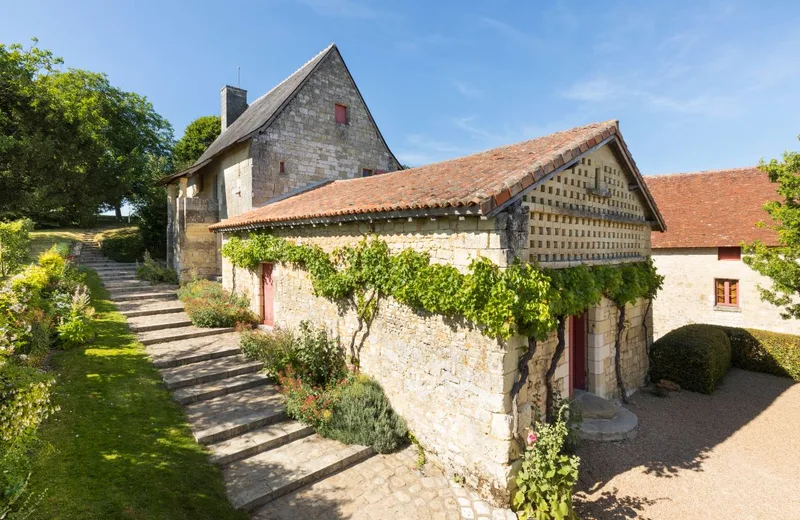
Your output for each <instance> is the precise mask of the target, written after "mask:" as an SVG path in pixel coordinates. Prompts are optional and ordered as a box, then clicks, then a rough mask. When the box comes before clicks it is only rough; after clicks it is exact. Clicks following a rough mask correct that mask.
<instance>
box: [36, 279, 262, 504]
mask: <svg viewBox="0 0 800 520" xmlns="http://www.w3.org/2000/svg"><path fill="white" fill-rule="evenodd" d="M88 276H89V277H88V283H89V286H90V288H91V290H92V296H93V299H94V305H95V307H96V308H97V311H98V320H97V324H98V333H99V336H98V339H97V340H96V341H95V342H94V344H92V345H89V346H87V347H86V348H81V349H75V350H71V351H67V352H59V353H57V354H55V355H54V356H53V358H52V360H51V369H52V371H53V372H54V373H55V374H57V377H58V381H57V384H56V394H55V404H57V405H58V406H60V407H61V411H60V412H58V413H56V414H55V415H54V416H53V417H51V418H50V419H49V420H48V421H47V422H46V423H45V424H44V425H43V426H42V427H41V429H40V430H39V437H40V438H41V439H42V440H43V441H45V442H46V443H49V445H50V446H49V448H48V449H45V450H42V452H41V453H39V454H38V455H37V456H36V458H35V459H34V461H33V475H32V478H31V483H32V488H33V489H32V490H33V492H34V493H36V492H41V491H45V490H46V494H45V496H44V498H43V500H42V501H41V502H40V503H39V505H38V506H37V507H36V511H35V513H34V514H33V516H32V518H35V519H42V520H44V519H47V520H55V519H76V520H77V519H80V520H100V519H103V520H107V519H126V518H130V519H148V520H151V519H170V520H178V519H187V520H189V519H191V520H195V519H214V520H224V519H240V520H244V519H246V518H247V516H246V515H245V514H244V513H242V512H239V511H236V510H234V509H233V507H232V506H231V505H230V503H229V502H228V499H227V497H226V496H225V489H224V484H223V481H222V476H221V474H220V472H219V470H218V469H217V468H216V467H215V466H213V465H212V464H210V463H209V462H208V459H207V456H206V453H205V451H204V449H203V448H202V447H201V446H200V445H198V444H197V443H196V442H195V441H194V438H193V437H192V434H191V432H190V431H189V427H188V426H187V424H186V422H185V419H184V416H183V413H182V411H181V409H180V407H179V406H178V404H177V403H175V402H174V401H172V399H171V398H170V396H169V393H168V392H167V390H166V389H165V388H164V387H163V385H162V383H161V379H160V377H159V374H158V372H157V371H156V369H155V368H153V366H152V365H151V364H150V361H149V360H148V359H147V358H146V356H145V353H144V348H143V347H142V345H141V344H140V343H138V342H137V341H136V339H135V336H134V335H133V334H132V333H131V332H130V331H129V330H128V328H127V326H126V324H125V318H124V317H123V316H122V315H121V314H119V313H118V312H116V311H115V310H114V307H113V305H112V304H111V302H109V301H108V299H107V298H108V293H107V292H106V291H105V289H103V287H102V285H101V283H100V279H99V278H98V277H97V275H96V273H94V272H93V271H92V272H89V275H88Z"/></svg>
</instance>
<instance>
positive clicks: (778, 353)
mask: <svg viewBox="0 0 800 520" xmlns="http://www.w3.org/2000/svg"><path fill="white" fill-rule="evenodd" d="M723 330H724V331H725V333H726V334H727V335H728V338H729V339H730V341H731V357H732V361H733V366H735V367H737V368H741V369H743V370H752V371H754V372H765V373H767V374H772V375H776V376H780V377H791V378H792V379H794V380H795V381H800V336H794V335H792V334H780V333H777V332H769V331H766V330H757V329H740V328H737V327H723Z"/></svg>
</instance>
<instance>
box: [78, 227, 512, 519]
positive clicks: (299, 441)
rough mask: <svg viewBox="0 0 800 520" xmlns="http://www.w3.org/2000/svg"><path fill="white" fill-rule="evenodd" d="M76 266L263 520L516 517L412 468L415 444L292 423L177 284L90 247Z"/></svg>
mask: <svg viewBox="0 0 800 520" xmlns="http://www.w3.org/2000/svg"><path fill="white" fill-rule="evenodd" d="M79 259H80V262H81V263H82V264H84V265H85V266H87V267H90V268H92V269H94V270H95V271H96V272H97V273H98V275H99V276H100V277H101V279H102V280H103V283H104V286H105V288H106V289H107V290H108V291H109V293H110V296H111V300H112V301H113V302H114V304H115V305H116V306H117V308H118V310H119V311H120V312H121V313H122V314H123V315H125V316H126V317H127V319H128V324H129V326H130V328H131V330H132V331H133V332H135V333H136V334H137V336H138V338H139V341H140V342H141V343H143V344H144V345H145V346H146V350H147V352H148V355H149V356H150V357H151V359H152V361H153V364H154V365H155V366H156V368H158V369H159V370H160V372H161V376H162V379H163V380H164V383H165V384H166V386H167V388H168V389H170V390H171V391H172V395H173V397H174V399H175V400H176V401H178V402H179V403H180V404H181V405H183V407H184V411H185V413H186V417H187V420H188V422H189V425H190V428H191V429H192V432H193V433H194V436H195V439H196V440H197V441H198V442H199V443H201V444H204V445H206V446H207V447H208V450H209V451H210V453H211V459H212V461H214V462H215V463H217V464H218V465H219V466H220V467H221V470H222V473H223V477H224V479H225V482H226V487H227V491H228V496H229V498H230V500H231V502H232V504H233V505H234V506H236V507H238V508H241V509H246V510H249V511H252V512H253V518H255V519H257V520H267V519H269V520H284V519H285V520H289V519H295V518H320V519H322V518H325V519H338V518H354V519H355V518H363V519H376V520H377V519H379V518H380V519H384V518H397V519H406V518H407V519H460V518H465V519H481V520H490V519H491V520H510V519H513V518H516V516H515V515H514V514H513V513H512V512H511V511H508V510H504V509H499V508H493V507H491V506H489V505H488V504H487V503H486V502H484V501H482V500H480V497H478V496H477V495H476V494H474V493H472V492H469V491H467V490H466V489H464V488H462V487H461V486H459V485H458V484H455V483H454V482H451V481H449V480H448V479H447V478H446V477H445V476H444V474H443V473H442V472H441V471H440V470H439V469H438V468H436V467H434V466H433V465H432V464H427V465H426V466H425V467H423V468H422V470H418V469H417V468H416V467H415V459H416V453H415V451H414V448H413V447H409V448H406V449H405V450H402V451H400V452H398V453H394V454H389V455H374V453H373V452H372V450H371V448H367V447H364V446H357V445H350V446H347V445H344V444H341V443H339V442H337V441H333V440H330V439H325V438H323V437H321V436H319V435H317V434H315V433H314V431H313V430H312V429H311V428H309V427H307V426H304V425H302V424H300V423H298V422H296V421H293V420H291V419H289V418H287V417H286V414H285V410H284V407H283V404H282V400H281V398H280V395H279V394H277V392H276V391H275V390H274V388H273V386H272V381H271V380H270V379H269V378H268V377H267V376H266V375H264V374H262V373H261V372H260V370H261V364H260V363H254V362H251V361H248V360H247V359H246V358H245V357H244V356H243V355H242V353H241V351H240V349H239V347H238V340H237V337H236V333H235V332H234V331H233V329H228V328H214V329H208V328H199V327H195V326H193V325H192V324H191V322H190V321H189V317H188V316H187V315H186V313H185V312H183V307H182V305H181V303H180V302H179V301H178V300H177V296H176V292H175V289H176V287H174V286H167V285H156V286H153V285H150V284H149V283H147V282H143V281H140V280H138V279H137V278H136V266H135V264H124V263H117V262H114V261H111V260H108V259H106V258H104V257H103V256H102V254H101V253H100V250H99V248H98V247H97V246H96V245H94V244H92V243H90V242H88V240H86V241H84V243H83V246H82V250H81V253H80V257H79Z"/></svg>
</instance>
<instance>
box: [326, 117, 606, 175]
mask: <svg viewBox="0 0 800 520" xmlns="http://www.w3.org/2000/svg"><path fill="white" fill-rule="evenodd" d="M618 123H619V120H617V119H609V120H607V121H598V122H596V123H589V124H588V125H581V126H574V127H572V128H565V129H564V130H558V131H557V132H552V133H549V134H545V135H540V136H537V137H534V138H532V139H525V140H524V141H517V142H516V143H509V144H504V145H501V146H496V147H494V148H487V149H486V150H481V151H479V152H473V153H470V154H467V155H459V156H458V157H451V158H450V159H444V160H442V161H436V162H432V163H427V164H421V165H419V166H414V167H413V168H407V169H405V170H396V171H393V172H387V173H384V174H381V175H392V174H395V173H401V172H409V171H411V170H416V169H417V168H427V167H429V166H434V165H437V164H445V163H448V162H451V161H460V160H462V159H467V158H469V157H474V156H476V155H481V154H484V153H489V152H494V151H496V150H503V149H506V148H512V147H515V146H520V145H523V144H525V143H531V142H533V141H538V140H539V139H547V138H549V137H552V136H554V135H557V134H564V133H567V132H574V131H576V130H583V129H585V128H589V127H590V126H597V128H598V130H600V131H602V128H604V127H605V126H606V125H608V126H610V125H611V124H613V125H614V126H617V124H618ZM359 178H360V177H355V178H353V179H338V180H337V181H336V182H339V181H340V180H341V181H352V180H355V179H359Z"/></svg>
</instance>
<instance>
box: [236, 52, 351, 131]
mask: <svg viewBox="0 0 800 520" xmlns="http://www.w3.org/2000/svg"><path fill="white" fill-rule="evenodd" d="M334 47H336V42H333V43H331V44H330V45H328V46H327V47H325V48H324V49H322V50H321V51H320V52H318V53H316V54H315V55H314V56H313V57H312V58H311V59H310V60H308V61H306V62H305V63H303V64H302V65H300V66H299V67H297V70H295V71H294V72H292V73H291V74H289V75H288V76H286V77H285V78H283V80H282V81H280V82H279V83H278V84H277V85H275V86H274V87H272V88H271V89H269V90H268V91H267V92H265V93H264V94H262V95H260V96H258V97H257V98H256V99H254V100H253V102H252V103H248V104H247V108H250V106H252V105H255V104H256V103H257V102H258V101H259V100H261V99H262V98H265V97H267V96H268V95H270V94H271V93H272V92H273V91H274V90H275V89H277V88H278V87H280V86H281V85H283V84H284V83H286V82H287V81H289V80H290V79H292V77H293V76H294V75H295V74H297V73H298V72H300V71H301V70H303V69H304V68H305V67H307V66H308V65H309V64H310V63H311V62H312V61H314V60H316V59H317V58H319V57H320V56H322V55H323V54H325V53H326V52H328V51H329V50H331V49H332V48H334ZM228 128H230V127H228ZM225 130H226V131H227V128H226V129H225Z"/></svg>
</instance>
